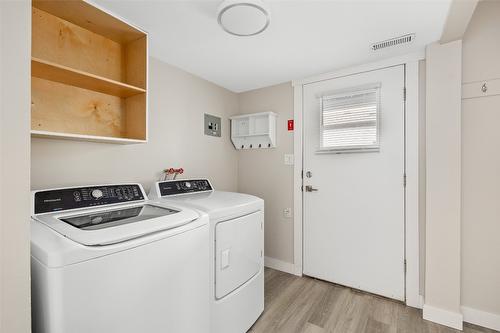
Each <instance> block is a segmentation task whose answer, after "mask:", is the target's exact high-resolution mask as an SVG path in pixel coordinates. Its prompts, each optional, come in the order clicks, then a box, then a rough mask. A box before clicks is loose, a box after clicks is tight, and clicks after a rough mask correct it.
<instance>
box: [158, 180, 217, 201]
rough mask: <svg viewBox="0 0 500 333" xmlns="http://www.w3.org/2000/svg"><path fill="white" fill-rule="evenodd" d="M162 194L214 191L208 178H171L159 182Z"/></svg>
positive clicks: (163, 195)
mask: <svg viewBox="0 0 500 333" xmlns="http://www.w3.org/2000/svg"><path fill="white" fill-rule="evenodd" d="M158 186H159V187H160V196H162V197H165V196H169V195H178V194H186V193H195V192H208V191H213V188H212V185H211V184H210V182H209V181H208V179H184V180H171V181H165V182H160V183H158Z"/></svg>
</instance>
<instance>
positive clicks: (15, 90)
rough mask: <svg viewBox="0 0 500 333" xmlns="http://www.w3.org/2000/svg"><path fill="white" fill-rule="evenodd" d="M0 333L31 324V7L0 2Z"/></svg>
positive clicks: (21, 329) (27, 3)
mask: <svg viewBox="0 0 500 333" xmlns="http://www.w3.org/2000/svg"><path fill="white" fill-rule="evenodd" d="M0 35H1V39H0V41H1V42H0V156H1V157H0V332H5V333H11V332H12V333H22V332H29V331H30V330H31V327H30V326H31V323H30V278H29V265H30V261H29V260H30V248H29V215H30V214H29V212H30V210H29V207H30V205H29V203H30V201H29V172H30V171H29V149H30V141H29V126H30V125H29V124H30V120H29V119H30V58H31V42H30V35H31V2H30V1H0Z"/></svg>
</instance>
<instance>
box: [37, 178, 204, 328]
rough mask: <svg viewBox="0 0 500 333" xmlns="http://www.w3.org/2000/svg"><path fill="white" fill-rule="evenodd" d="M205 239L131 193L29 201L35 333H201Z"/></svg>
mask: <svg viewBox="0 0 500 333" xmlns="http://www.w3.org/2000/svg"><path fill="white" fill-rule="evenodd" d="M208 239H209V224H208V216H207V215H206V214H203V213H200V212H197V211H195V210H192V209H190V208H188V207H186V206H184V205H182V204H181V203H180V202H179V203H178V204H172V203H165V202H163V203H159V202H153V201H149V200H147V197H146V194H145V192H144V190H143V188H142V186H141V185H139V184H119V185H98V186H83V187H74V188H61V189H50V190H42V191H35V192H33V200H32V220H31V267H32V279H31V280H32V317H33V324H32V326H33V332H34V333H69V332H71V333H90V332H92V333H126V332H127V333H137V332H144V333H157V332H179V333H180V332H182V333H187V332H190V333H200V332H208V326H209V302H208V300H207V299H208V297H209V288H208V286H207V280H208V279H209V265H207V261H208V249H209V243H208Z"/></svg>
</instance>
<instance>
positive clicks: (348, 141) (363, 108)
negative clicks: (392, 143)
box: [320, 88, 379, 150]
mask: <svg viewBox="0 0 500 333" xmlns="http://www.w3.org/2000/svg"><path fill="white" fill-rule="evenodd" d="M378 113H379V88H374V89H369V90H362V91H353V92H350V93H343V94H335V95H329V96H323V97H321V126H320V128H321V131H320V132H321V133H320V135H321V138H320V142H321V149H322V150H352V149H378V148H379V142H378Z"/></svg>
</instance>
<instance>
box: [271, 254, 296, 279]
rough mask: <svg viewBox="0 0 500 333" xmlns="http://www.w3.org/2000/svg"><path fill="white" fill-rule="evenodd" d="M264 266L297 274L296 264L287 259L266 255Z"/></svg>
mask: <svg viewBox="0 0 500 333" xmlns="http://www.w3.org/2000/svg"><path fill="white" fill-rule="evenodd" d="M264 266H266V267H269V268H272V269H276V270H278V271H282V272H285V273H289V274H293V275H297V274H295V265H294V264H292V263H289V262H286V261H282V260H279V259H275V258H271V257H264Z"/></svg>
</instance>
